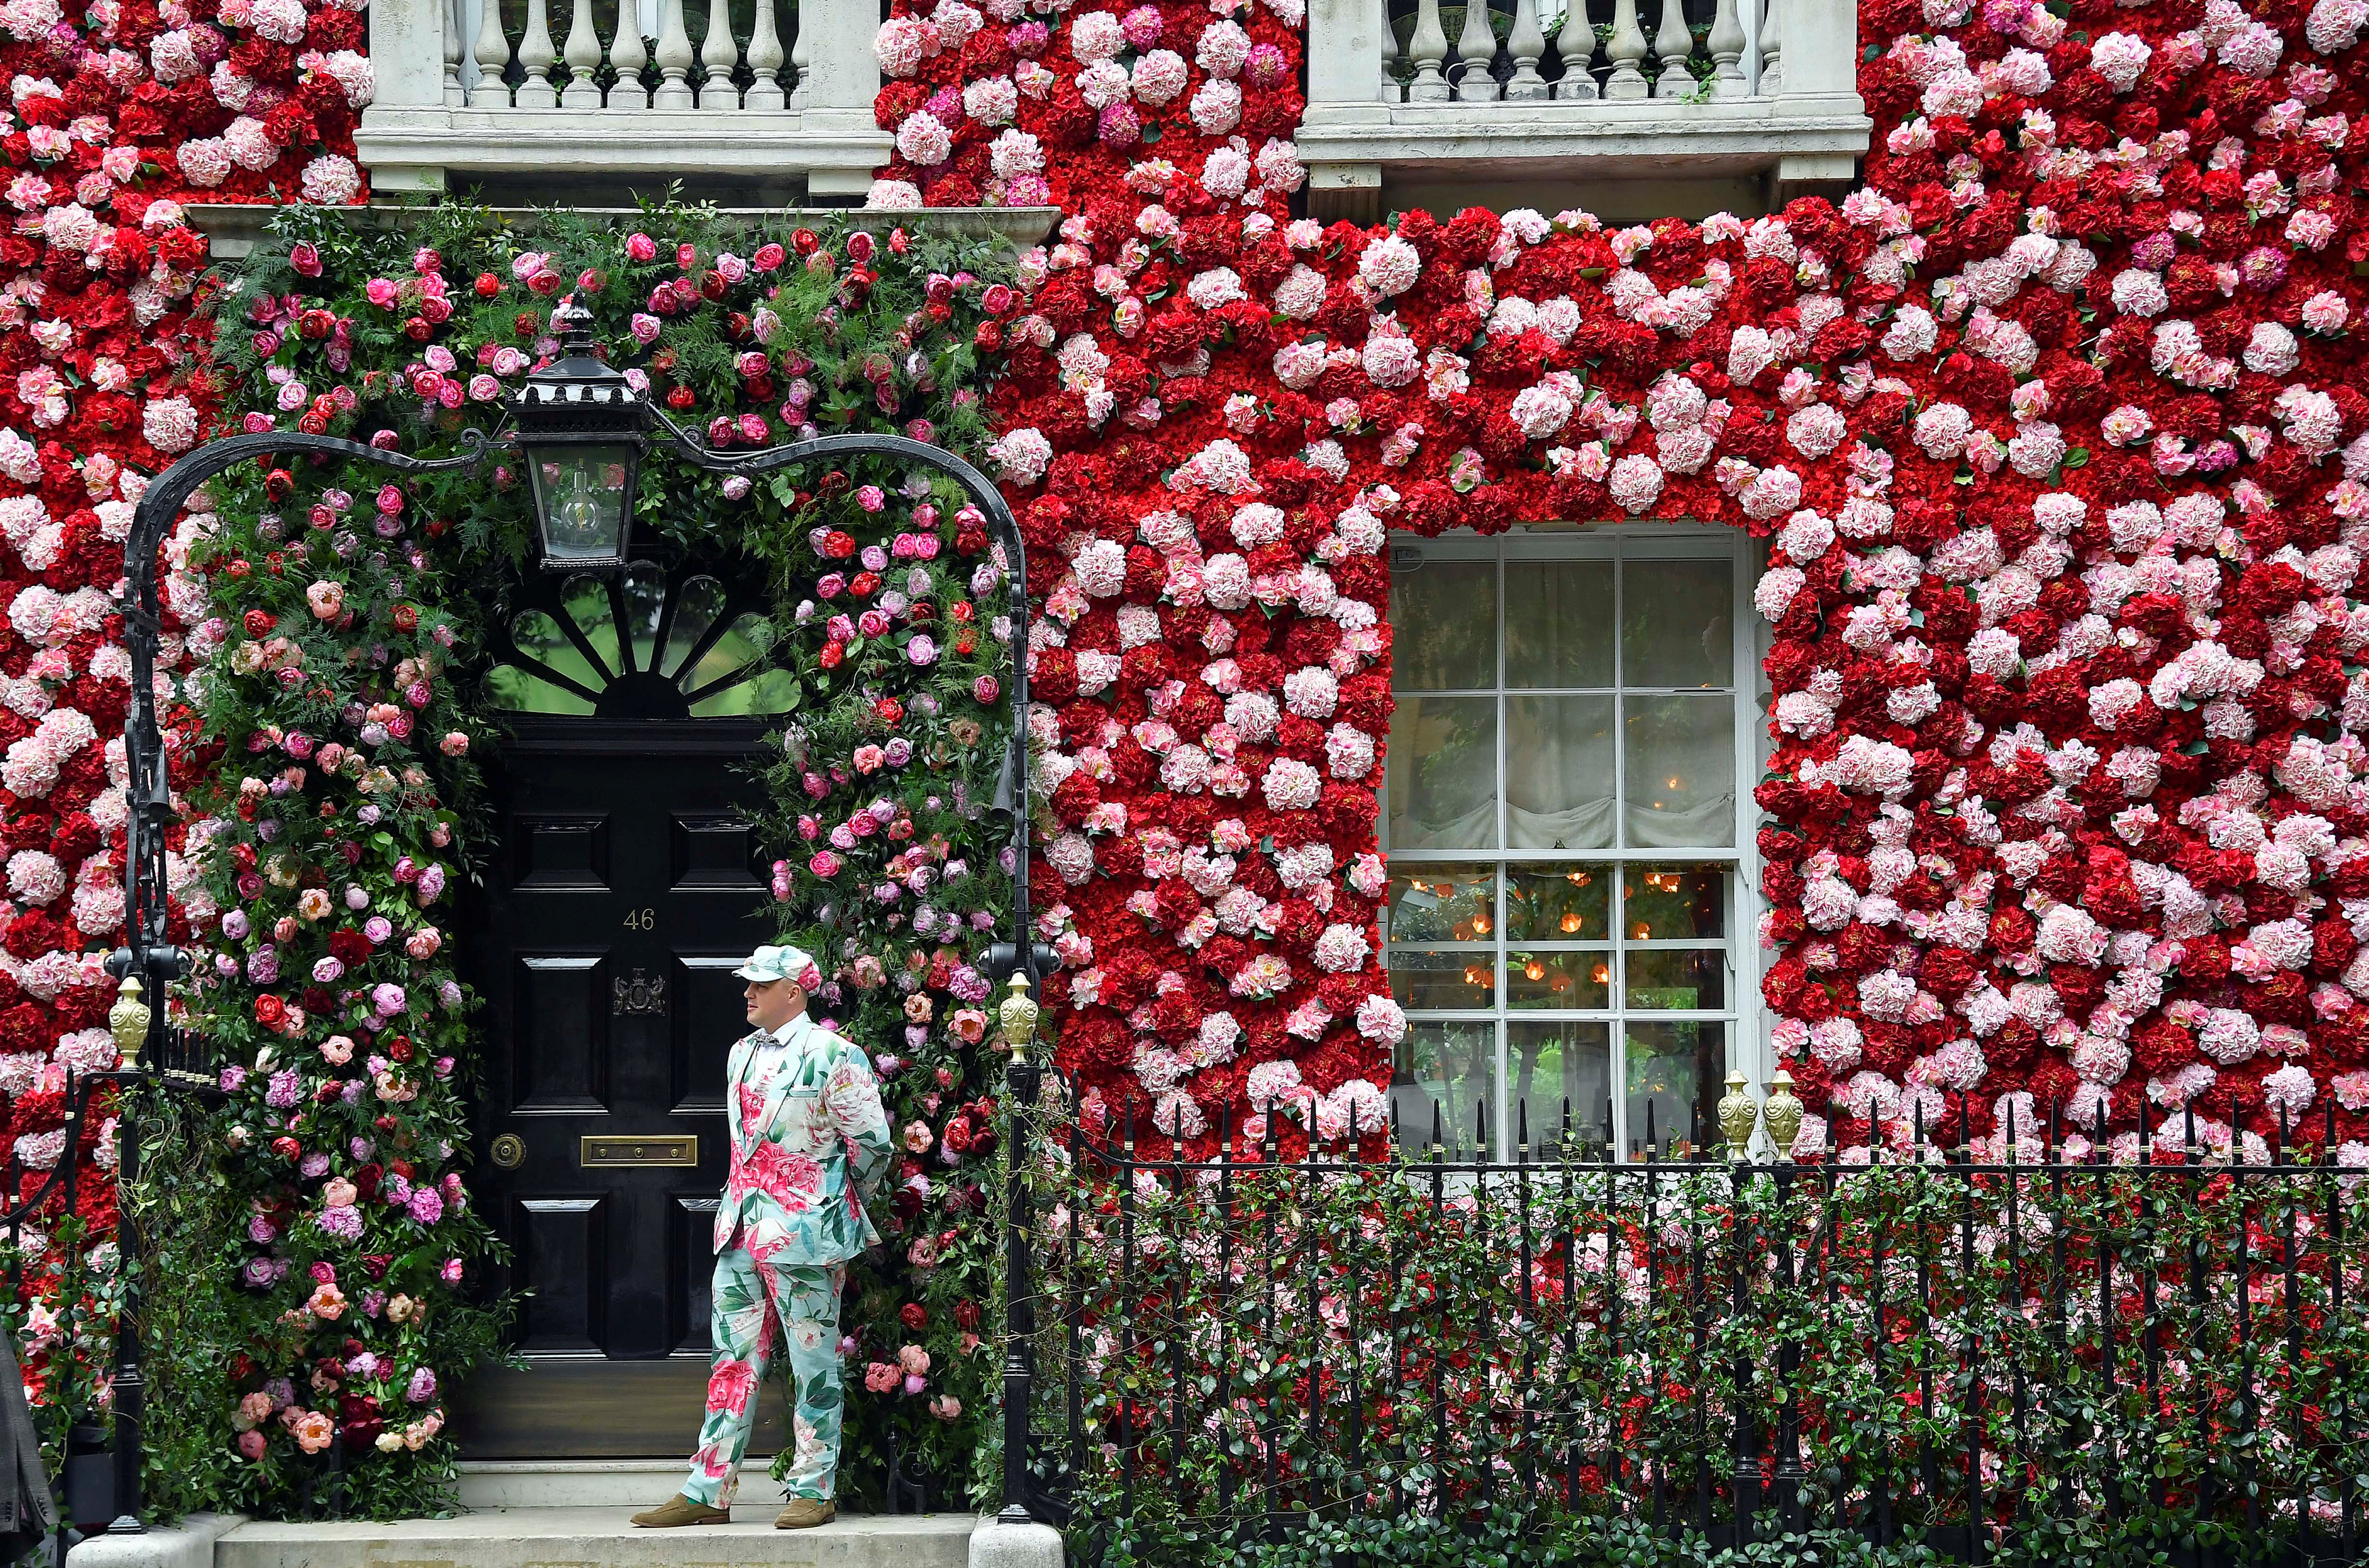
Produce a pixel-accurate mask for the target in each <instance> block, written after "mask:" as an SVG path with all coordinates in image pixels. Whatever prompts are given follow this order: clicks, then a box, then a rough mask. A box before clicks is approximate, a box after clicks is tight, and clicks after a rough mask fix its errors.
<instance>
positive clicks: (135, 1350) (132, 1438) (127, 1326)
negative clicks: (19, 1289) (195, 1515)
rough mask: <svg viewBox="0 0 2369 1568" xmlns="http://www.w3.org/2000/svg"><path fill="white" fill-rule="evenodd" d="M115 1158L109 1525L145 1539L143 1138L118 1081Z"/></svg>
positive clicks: (153, 1023) (154, 1015)
mask: <svg viewBox="0 0 2369 1568" xmlns="http://www.w3.org/2000/svg"><path fill="white" fill-rule="evenodd" d="M163 1011H164V1010H163V1009H162V1008H156V1009H154V1010H152V1012H151V1013H150V1014H149V1031H150V1036H151V1038H152V1039H153V1038H154V1032H155V1030H156V1027H157V1024H158V1022H159V1019H160V1017H161V1015H162V1013H163ZM141 1054H142V1055H143V1056H145V1055H147V1054H148V1053H147V1052H146V1051H144V1050H143V1052H142V1053H141ZM69 1157H71V1151H69ZM115 1160H116V1164H115V1192H116V1199H115V1242H116V1256H117V1263H116V1266H117V1268H119V1269H120V1270H121V1271H122V1274H123V1305H122V1307H121V1308H120V1309H119V1310H118V1311H117V1313H116V1317H115V1399H114V1407H115V1517H114V1518H113V1519H112V1520H110V1521H109V1524H108V1527H107V1533H108V1534H109V1535H141V1534H144V1533H145V1532H146V1530H147V1528H148V1526H147V1524H146V1522H145V1521H143V1519H142V1518H141V1512H142V1510H141V1502H142V1496H141V1474H140V1467H141V1459H142V1458H143V1448H142V1442H141V1438H142V1434H143V1421H144V1419H145V1417H146V1415H147V1413H148V1377H147V1374H146V1373H145V1372H144V1371H143V1369H142V1368H141V1365H140V1317H139V1314H140V1265H139V1249H138V1248H137V1247H136V1246H134V1245H133V1244H132V1208H131V1206H130V1205H129V1204H127V1203H125V1202H124V1201H123V1195H124V1194H125V1193H126V1192H128V1191H130V1190H131V1188H132V1185H133V1184H134V1183H136V1182H137V1181H138V1180H139V1179H140V1137H139V1133H138V1132H137V1131H136V1130H135V1128H134V1127H133V1125H132V1106H131V1103H130V1101H129V1099H128V1098H127V1096H126V1094H125V1090H124V1082H123V1080H122V1079H120V1078H119V1079H117V1080H116V1085H115Z"/></svg>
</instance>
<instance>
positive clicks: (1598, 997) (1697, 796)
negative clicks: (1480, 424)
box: [1382, 524, 1758, 1158]
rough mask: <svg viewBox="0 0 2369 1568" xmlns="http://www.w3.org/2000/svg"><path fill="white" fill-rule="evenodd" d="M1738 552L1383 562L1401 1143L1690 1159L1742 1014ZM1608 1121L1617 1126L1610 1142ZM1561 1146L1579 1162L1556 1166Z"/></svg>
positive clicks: (1686, 533) (1674, 541)
mask: <svg viewBox="0 0 2369 1568" xmlns="http://www.w3.org/2000/svg"><path fill="white" fill-rule="evenodd" d="M1743 555H1744V548H1743V541H1742V539H1741V536H1740V535H1738V534H1737V533H1736V532H1735V531H1734V530H1732V529H1719V530H1690V529H1679V528H1674V527H1672V526H1671V525H1668V524H1652V525H1643V526H1639V527H1633V528H1632V527H1615V528H1601V529H1591V530H1589V531H1587V532H1574V533H1551V534H1546V535H1544V536H1528V535H1515V536H1510V537H1507V538H1504V539H1474V538H1459V537H1453V536H1451V537H1448V538H1443V539H1438V540H1432V541H1425V542H1423V543H1420V544H1407V545H1401V546H1398V547H1397V548H1396V549H1394V551H1393V553H1392V566H1393V570H1392V574H1391V578H1390V624H1391V628H1392V633H1393V639H1394V640H1393V645H1392V648H1393V667H1394V670H1395V674H1394V677H1393V681H1392V686H1393V690H1394V692H1395V693H1396V696H1397V698H1398V712H1397V715H1396V716H1395V717H1394V718H1393V720H1392V722H1391V726H1390V752H1389V758H1388V772H1389V781H1388V784H1387V786H1386V790H1385V798H1384V806H1383V811H1382V842H1383V848H1384V853H1385V854H1386V855H1387V856H1388V858H1389V862H1390V891H1389V893H1388V894H1387V895H1386V898H1385V908H1384V911H1383V917H1382V929H1383V937H1384V944H1385V945H1384V954H1385V961H1386V962H1387V964H1388V966H1389V968H1390V983H1391V989H1392V990H1393V991H1394V993H1395V994H1396V995H1397V997H1398V1000H1399V1002H1400V1004H1401V1005H1402V1006H1403V1007H1404V1008H1405V1009H1406V1010H1407V1013H1408V1014H1409V1017H1410V1019H1411V1023H1412V1027H1411V1028H1410V1030H1409V1033H1408V1037H1407V1039H1406V1041H1405V1042H1404V1043H1403V1044H1402V1046H1401V1047H1400V1049H1399V1058H1398V1061H1397V1063H1396V1074H1395V1078H1396V1082H1395V1083H1394V1085H1393V1088H1392V1098H1393V1100H1394V1102H1395V1103H1396V1104H1397V1106H1398V1110H1399V1116H1400V1122H1401V1132H1402V1140H1403V1141H1404V1142H1406V1143H1407V1144H1409V1145H1410V1146H1412V1147H1414V1148H1418V1149H1420V1148H1422V1147H1425V1145H1427V1144H1428V1143H1429V1141H1430V1139H1431V1136H1432V1127H1433V1115H1434V1112H1433V1106H1434V1104H1437V1106H1438V1108H1439V1119H1440V1122H1441V1125H1442V1126H1443V1127H1445V1128H1446V1130H1447V1134H1448V1142H1449V1143H1450V1144H1451V1145H1459V1146H1464V1147H1470V1146H1471V1144H1472V1142H1473V1139H1474V1135H1475V1129H1476V1127H1477V1125H1478V1122H1479V1118H1480V1116H1482V1114H1483V1113H1485V1115H1486V1117H1487V1125H1488V1133H1489V1137H1488V1142H1489V1145H1490V1147H1491V1149H1492V1150H1493V1152H1494V1153H1496V1154H1497V1155H1499V1156H1501V1157H1510V1156H1511V1155H1512V1154H1513V1153H1514V1152H1515V1148H1516V1142H1517V1141H1518V1139H1519V1134H1520V1130H1521V1125H1522V1115H1523V1112H1524V1110H1525V1108H1527V1112H1528V1135H1529V1145H1530V1149H1531V1150H1532V1152H1533V1154H1534V1155H1537V1154H1540V1153H1545V1152H1549V1151H1551V1150H1554V1149H1555V1148H1556V1147H1557V1145H1558V1141H1559V1138H1560V1133H1561V1128H1562V1119H1563V1115H1564V1106H1565V1104H1566V1102H1568V1104H1569V1106H1570V1115H1571V1120H1572V1127H1573V1137H1574V1142H1577V1143H1580V1144H1583V1145H1585V1148H1586V1150H1587V1152H1588V1153H1590V1154H1591V1155H1594V1154H1596V1153H1597V1152H1598V1151H1599V1150H1601V1149H1602V1148H1603V1147H1604V1146H1605V1145H1606V1144H1609V1145H1610V1146H1611V1147H1612V1148H1614V1149H1617V1150H1620V1151H1621V1153H1622V1157H1624V1158H1642V1155H1643V1151H1644V1148H1645V1143H1646V1137H1647V1126H1648V1116H1649V1107H1650V1116H1651V1124H1652V1129H1653V1134H1654V1141H1655V1143H1656V1145H1657V1146H1658V1147H1659V1148H1660V1149H1661V1150H1663V1151H1664V1152H1665V1153H1666V1152H1670V1151H1671V1150H1672V1148H1673V1141H1674V1140H1675V1141H1676V1143H1677V1145H1678V1146H1680V1147H1683V1145H1684V1143H1685V1141H1686V1140H1687V1139H1688V1136H1689V1133H1690V1131H1691V1130H1692V1118H1693V1116H1694V1115H1695V1112H1696V1110H1697V1108H1698V1107H1701V1109H1702V1111H1703V1120H1702V1136H1703V1137H1704V1138H1706V1139H1708V1138H1710V1137H1711V1118H1710V1114H1709V1112H1710V1106H1711V1104H1713V1103H1714V1102H1716V1101H1717V1099H1718V1098H1719V1095H1720V1093H1722V1090H1721V1088H1720V1082H1721V1080H1722V1078H1723V1077H1724V1075H1725V1074H1726V1072H1727V1070H1728V1067H1729V1065H1730V1064H1731V1062H1733V1061H1735V1060H1737V1059H1741V1057H1742V1056H1743V1055H1744V1054H1745V1052H1744V1050H1743V1049H1742V1048H1741V1047H1740V1046H1739V1039H1738V1036H1739V1027H1740V1025H1741V1024H1742V1023H1743V1022H1744V1021H1745V1019H1747V1018H1749V1017H1750V1016H1751V1013H1752V1007H1753V1003H1754V1002H1755V1001H1756V1000H1757V998H1756V997H1755V995H1754V994H1753V992H1754V990H1755V988H1756V987H1757V973H1756V972H1755V970H1754V967H1753V966H1752V965H1751V964H1750V962H1749V959H1750V951H1749V948H1750V943H1751V940H1752V931H1751V917H1750V911H1751V909H1752V897H1753V895H1752V891H1751V889H1750V887H1748V886H1747V885H1746V884H1745V880H1744V877H1743V876H1741V875H1739V873H1740V871H1742V870H1744V869H1745V867H1746V863H1747V862H1748V861H1749V860H1750V858H1751V851H1750V845H1749V843H1748V842H1747V834H1746V830H1745V825H1744V824H1745V813H1744V810H1743V809H1742V807H1745V805H1747V804H1748V803H1749V800H1750V792H1751V787H1752V785H1753V784H1754V783H1755V782H1757V776H1758V764H1757V757H1758V752H1757V748H1756V746H1755V744H1754V728H1753V726H1752V724H1751V723H1750V715H1751V714H1752V694H1753V692H1754V691H1755V690H1756V686H1757V668H1756V664H1757V655H1756V652H1755V650H1754V648H1753V647H1752V643H1751V638H1750V636H1749V634H1748V631H1747V633H1746V635H1743V636H1739V635H1738V629H1739V628H1740V627H1743V628H1748V627H1749V626H1750V625H1751V624H1753V621H1752V608H1751V602H1750V597H1749V596H1750V585H1749V581H1748V579H1747V578H1746V577H1745V567H1744V561H1743ZM1608 1118H1609V1126H1607V1120H1608ZM1574 1152H1576V1151H1574Z"/></svg>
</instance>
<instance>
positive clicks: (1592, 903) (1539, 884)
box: [1505, 865, 1613, 942]
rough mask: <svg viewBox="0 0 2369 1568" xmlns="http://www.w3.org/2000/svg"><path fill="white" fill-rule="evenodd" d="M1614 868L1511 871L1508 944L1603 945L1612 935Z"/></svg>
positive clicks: (1507, 893) (1507, 884) (1507, 877)
mask: <svg viewBox="0 0 2369 1568" xmlns="http://www.w3.org/2000/svg"><path fill="white" fill-rule="evenodd" d="M1612 878H1613V869H1612V867H1610V866H1608V865H1559V866H1555V867H1553V868H1551V869H1540V868H1538V867H1519V866H1517V867H1514V868H1512V869H1510V870H1508V871H1507V872H1506V873H1505V940H1506V941H1508V942H1602V941H1604V940H1606V939H1607V938H1608V937H1609V936H1610V935H1611V934H1612V927H1611V925H1610V923H1609V921H1610V920H1611V911H1612Z"/></svg>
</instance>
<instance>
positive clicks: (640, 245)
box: [625, 232, 658, 261]
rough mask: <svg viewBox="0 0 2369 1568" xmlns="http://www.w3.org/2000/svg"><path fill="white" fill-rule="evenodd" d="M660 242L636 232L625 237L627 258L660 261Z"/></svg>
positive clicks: (630, 259)
mask: <svg viewBox="0 0 2369 1568" xmlns="http://www.w3.org/2000/svg"><path fill="white" fill-rule="evenodd" d="M625 258H626V259H627V260H629V261H655V260H657V259H658V241H656V240H654V239H652V238H650V236H649V235H646V234H641V233H638V232H636V233H634V234H630V235H626V236H625Z"/></svg>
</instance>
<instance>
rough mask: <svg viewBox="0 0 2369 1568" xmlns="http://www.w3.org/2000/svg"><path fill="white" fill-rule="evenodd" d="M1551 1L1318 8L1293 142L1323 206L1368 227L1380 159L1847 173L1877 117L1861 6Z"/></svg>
mask: <svg viewBox="0 0 2369 1568" xmlns="http://www.w3.org/2000/svg"><path fill="white" fill-rule="evenodd" d="M1550 3H1551V4H1563V5H1564V8H1563V9H1562V11H1561V13H1560V14H1554V13H1551V12H1550V11H1548V10H1547V9H1546V8H1545V7H1543V6H1541V0H1498V5H1497V6H1488V5H1485V4H1476V5H1469V6H1460V7H1459V6H1445V7H1444V6H1442V5H1441V0H1311V4H1310V8H1309V46H1308V62H1309V64H1308V85H1309V95H1308V96H1309V105H1308V114H1307V118H1306V120H1305V121H1304V122H1303V124H1302V126H1301V129H1300V132H1299V150H1300V155H1301V156H1302V158H1303V159H1305V160H1306V162H1307V164H1308V166H1309V170H1310V209H1311V211H1312V212H1314V213H1315V214H1316V215H1317V216H1319V217H1323V218H1336V217H1345V218H1353V219H1360V220H1370V219H1372V218H1373V217H1375V216H1377V215H1379V206H1380V196H1381V187H1382V182H1383V176H1384V173H1385V171H1389V172H1390V173H1391V174H1392V175H1393V176H1394V177H1406V178H1411V179H1421V180H1424V181H1426V182H1439V181H1456V180H1459V179H1481V180H1500V181H1502V180H1520V181H1538V180H1554V179H1557V178H1582V179H1588V180H1600V179H1634V178H1664V179H1667V178H1674V177H1675V178H1688V177H1703V176H1734V175H1739V174H1755V175H1763V176H1767V177H1769V178H1771V179H1773V180H1775V181H1777V182H1779V184H1780V187H1781V186H1788V185H1799V184H1803V183H1809V182H1825V181H1840V180H1848V179H1849V178H1851V177H1852V176H1853V174H1854V166H1855V163H1856V160H1857V158H1858V156H1859V155H1860V154H1861V153H1863V152H1864V151H1865V150H1866V147H1867V138H1868V132H1869V126H1870V122H1869V120H1868V118H1867V114H1866V110H1865V108H1864V106H1863V105H1862V104H1861V103H1860V97H1859V93H1858V90H1857V86H1856V81H1857V72H1858V60H1857V54H1858V47H1859V42H1858V10H1857V7H1856V4H1855V0H1694V13H1695V14H1693V15H1690V14H1689V9H1688V0H1597V5H1598V6H1599V8H1602V9H1607V10H1608V17H1607V18H1606V19H1604V20H1602V21H1596V20H1592V19H1591V17H1590V16H1589V14H1588V11H1587V9H1586V6H1585V0H1568V3H1565V0H1550ZM1648 8H1651V9H1652V10H1653V12H1654V14H1653V15H1651V16H1649V15H1648V14H1647V11H1648ZM1451 16H1452V17H1453V21H1452V23H1451V22H1450V20H1449V18H1450V17H1451ZM1451 28H1452V31H1453V37H1452V38H1451V36H1450V33H1451ZM1649 29H1650V30H1649ZM1580 194H1581V195H1582V196H1584V195H1585V192H1581V193H1580ZM1583 204H1584V203H1583Z"/></svg>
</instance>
